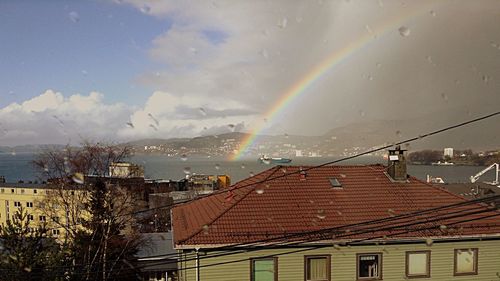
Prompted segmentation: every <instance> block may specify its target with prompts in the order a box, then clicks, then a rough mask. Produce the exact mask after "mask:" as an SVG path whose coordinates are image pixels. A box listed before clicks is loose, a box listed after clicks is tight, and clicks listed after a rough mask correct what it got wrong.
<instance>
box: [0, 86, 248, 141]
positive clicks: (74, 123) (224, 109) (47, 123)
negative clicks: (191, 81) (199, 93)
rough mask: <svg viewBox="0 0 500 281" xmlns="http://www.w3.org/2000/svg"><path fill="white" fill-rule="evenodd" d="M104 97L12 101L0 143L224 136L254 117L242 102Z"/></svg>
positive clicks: (0, 116)
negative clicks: (138, 101) (133, 102)
mask: <svg viewBox="0 0 500 281" xmlns="http://www.w3.org/2000/svg"><path fill="white" fill-rule="evenodd" d="M104 99H105V97H104V95H103V94H101V93H98V92H91V93H89V94H88V95H81V94H75V95H71V96H68V97H65V96H64V95H63V94H62V93H59V92H55V91H53V90H47V91H45V92H44V93H42V94H40V95H39V96H36V97H34V98H31V99H29V100H26V101H24V102H22V103H12V104H10V105H8V106H6V107H4V108H1V109H0V120H1V123H0V145H20V144H33V143H62V144H64V143H68V142H71V143H73V144H77V143H79V142H81V141H83V140H95V141H129V140H134V139H139V138H152V137H155V138H170V137H178V136H183V137H194V136H199V135H201V134H206V133H208V132H210V133H225V132H229V131H231V129H232V126H231V128H230V127H228V125H229V124H233V125H237V126H235V127H236V128H237V129H238V130H239V129H242V128H243V126H244V123H245V122H248V120H249V119H251V118H254V116H253V115H252V113H253V112H252V111H251V110H248V109H247V108H246V107H245V106H243V105H242V104H240V103H238V102H234V101H225V100H223V99H220V98H200V97H195V96H190V95H186V96H177V95H172V94H169V93H166V92H160V91H157V92H154V93H153V94H152V95H151V96H150V97H149V98H148V99H147V101H146V102H145V104H144V105H143V106H142V107H134V108H132V107H130V106H127V105H125V104H122V103H114V104H107V103H105V102H104ZM127 123H131V124H133V125H132V126H133V127H131V126H130V125H128V124H127Z"/></svg>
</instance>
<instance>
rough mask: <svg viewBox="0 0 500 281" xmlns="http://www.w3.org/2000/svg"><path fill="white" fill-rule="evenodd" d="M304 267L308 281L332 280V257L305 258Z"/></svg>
mask: <svg viewBox="0 0 500 281" xmlns="http://www.w3.org/2000/svg"><path fill="white" fill-rule="evenodd" d="M304 266H305V270H304V274H305V278H304V279H305V280H306V281H329V280H330V256H305V257H304Z"/></svg>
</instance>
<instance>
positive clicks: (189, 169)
mask: <svg viewBox="0 0 500 281" xmlns="http://www.w3.org/2000/svg"><path fill="white" fill-rule="evenodd" d="M182 171H183V172H184V174H186V175H190V174H191V168H190V167H184V169H183V170H182Z"/></svg>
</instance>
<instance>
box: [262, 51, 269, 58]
mask: <svg viewBox="0 0 500 281" xmlns="http://www.w3.org/2000/svg"><path fill="white" fill-rule="evenodd" d="M260 54H261V55H262V56H263V57H264V58H265V59H268V58H269V53H268V52H267V50H266V49H263V50H262V51H260Z"/></svg>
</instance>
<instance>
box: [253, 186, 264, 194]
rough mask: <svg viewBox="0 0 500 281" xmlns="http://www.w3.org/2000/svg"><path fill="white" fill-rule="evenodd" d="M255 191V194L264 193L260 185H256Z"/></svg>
mask: <svg viewBox="0 0 500 281" xmlns="http://www.w3.org/2000/svg"><path fill="white" fill-rule="evenodd" d="M255 192H256V193H257V194H262V193H264V189H263V188H262V187H257V188H256V189H255Z"/></svg>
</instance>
